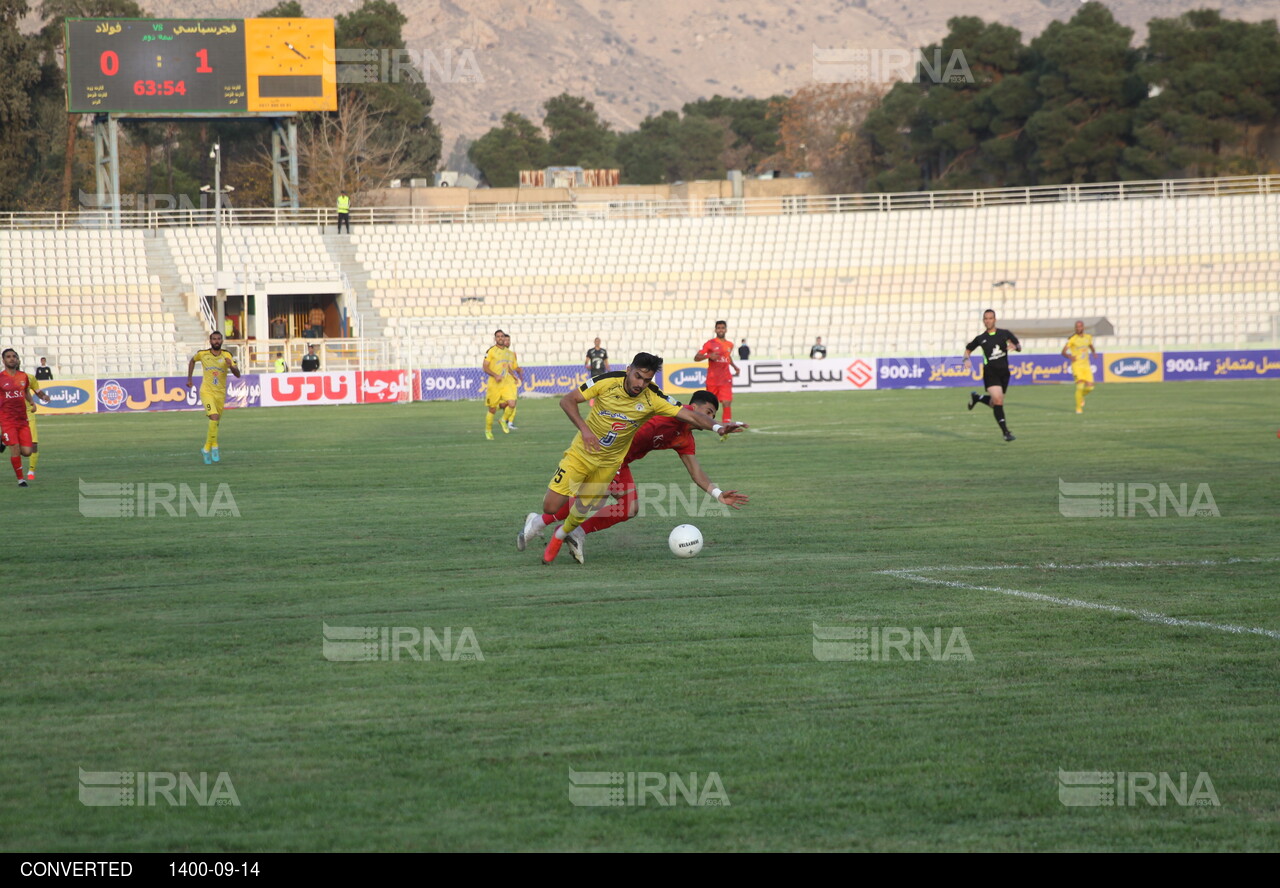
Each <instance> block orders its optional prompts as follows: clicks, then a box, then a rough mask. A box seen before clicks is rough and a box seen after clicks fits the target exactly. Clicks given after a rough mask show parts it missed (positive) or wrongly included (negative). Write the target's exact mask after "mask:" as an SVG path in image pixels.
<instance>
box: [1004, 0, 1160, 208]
mask: <svg viewBox="0 0 1280 888" xmlns="http://www.w3.org/2000/svg"><path fill="white" fill-rule="evenodd" d="M1132 39H1133V30H1132V29H1131V28H1126V27H1124V26H1122V25H1120V24H1119V23H1117V22H1116V20H1115V18H1114V17H1112V15H1111V12H1110V11H1109V10H1108V9H1107V8H1106V7H1105V6H1103V5H1102V4H1101V3H1098V2H1090V3H1086V4H1085V5H1084V6H1082V7H1080V9H1079V11H1078V12H1076V14H1075V15H1074V16H1072V17H1071V20H1070V21H1069V22H1067V23H1066V24H1063V23H1062V22H1052V23H1051V24H1050V25H1049V26H1048V27H1047V28H1045V30H1044V33H1042V34H1041V35H1040V36H1039V37H1037V38H1036V39H1035V40H1033V41H1031V51H1032V53H1033V56H1034V63H1035V67H1036V91H1037V92H1038V93H1039V95H1040V100H1041V101H1040V108H1039V109H1038V110H1037V111H1036V112H1035V113H1034V114H1032V115H1031V116H1030V117H1029V118H1028V120H1027V126H1026V132H1027V135H1028V136H1029V137H1030V139H1031V142H1032V153H1031V157H1030V160H1029V165H1030V169H1031V171H1032V173H1033V174H1034V176H1035V178H1036V181H1038V182H1039V183H1040V184H1056V183H1060V182H1105V181H1110V180H1114V179H1118V178H1119V177H1120V173H1121V168H1122V159H1123V157H1124V154H1125V151H1126V149H1127V148H1128V147H1129V146H1130V144H1131V134H1132V129H1133V116H1134V110H1135V108H1136V107H1137V105H1138V104H1139V103H1140V102H1141V101H1142V99H1143V98H1144V96H1145V93H1146V90H1145V88H1144V86H1143V84H1142V81H1141V80H1140V79H1139V78H1138V76H1137V74H1136V72H1135V68H1136V66H1137V63H1138V53H1137V50H1135V49H1132V48H1131V47H1130V45H1129V44H1130V41H1131V40H1132Z"/></svg>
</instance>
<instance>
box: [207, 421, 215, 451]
mask: <svg viewBox="0 0 1280 888" xmlns="http://www.w3.org/2000/svg"><path fill="white" fill-rule="evenodd" d="M217 446H218V421H217V420H216V419H211V420H209V431H208V433H207V434H206V435H205V436H204V449H205V450H212V449H213V448H215V447H217Z"/></svg>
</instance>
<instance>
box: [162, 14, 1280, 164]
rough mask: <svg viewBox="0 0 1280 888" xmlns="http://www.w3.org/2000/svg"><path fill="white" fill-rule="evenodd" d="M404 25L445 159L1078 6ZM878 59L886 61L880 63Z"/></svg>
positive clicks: (1040, 24)
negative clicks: (455, 152)
mask: <svg viewBox="0 0 1280 888" xmlns="http://www.w3.org/2000/svg"><path fill="white" fill-rule="evenodd" d="M142 4H143V6H144V8H145V9H146V10H147V11H148V12H149V13H151V14H152V15H156V16H162V17H194V16H203V17H215V16H218V17H237V18H238V17H251V16H253V15H255V14H257V13H259V12H261V11H262V10H264V9H266V8H269V7H270V6H271V5H272V4H271V3H269V2H267V0H142ZM302 5H303V8H304V10H305V11H306V13H307V14H308V15H311V16H321V15H339V14H342V13H343V12H345V11H348V10H350V9H353V8H355V6H356V5H358V4H357V3H356V2H355V0H335V2H332V3H330V4H321V3H319V2H317V0H302ZM397 5H398V6H399V7H400V9H401V11H402V12H403V13H404V14H405V15H406V16H407V17H408V19H409V22H408V24H407V25H405V27H404V35H405V39H406V41H407V42H408V45H409V49H410V51H411V53H412V55H411V60H413V61H415V62H417V63H418V64H419V67H421V68H423V69H424V71H425V72H426V74H427V76H428V80H429V81H430V87H431V90H432V92H433V93H434V94H435V97H436V107H435V116H436V119H437V120H438V121H439V122H440V125H441V127H442V129H443V131H444V137H445V151H446V155H447V154H448V153H449V151H450V148H451V147H453V146H454V145H455V143H456V142H457V140H458V139H459V137H462V138H464V139H475V138H476V137H478V136H480V135H482V134H483V133H484V132H485V131H487V130H488V129H489V128H490V127H491V126H494V125H495V124H496V123H497V122H498V121H499V120H500V118H501V117H502V115H503V114H504V113H505V112H507V111H510V110H515V111H519V112H521V113H523V114H525V115H527V116H528V117H530V118H531V119H533V120H534V121H535V122H540V121H541V119H542V109H541V103H542V102H543V101H545V100H546V99H548V98H550V97H551V96H555V95H558V94H560V93H563V92H569V93H571V94H574V95H582V96H586V97H587V98H588V99H589V100H591V101H592V102H594V103H595V106H596V108H597V109H598V110H599V111H600V113H601V116H602V117H603V118H604V119H605V120H607V121H608V122H609V123H611V124H612V125H613V126H614V127H615V128H616V129H619V130H628V129H634V128H635V127H636V126H637V125H638V124H639V122H640V121H641V120H643V119H644V118H645V117H646V116H647V115H649V114H653V113H655V112H658V111H662V110H665V109H669V108H671V109H678V108H679V107H680V106H681V105H682V104H684V103H685V102H687V101H691V100H695V99H698V98H700V97H704V96H711V95H715V94H717V93H719V94H721V95H726V96H733V97H739V96H770V95H774V94H777V93H786V92H790V91H793V90H795V89H797V88H799V87H801V86H803V85H804V84H805V83H807V82H811V81H812V80H813V79H814V65H813V59H814V50H815V47H816V48H818V49H846V50H868V51H872V52H878V53H893V52H894V51H903V50H905V51H910V52H914V51H915V50H916V49H917V48H919V47H921V46H924V45H926V44H928V43H931V42H933V41H936V40H938V39H939V38H940V37H942V36H943V35H944V34H945V33H946V32H947V20H948V19H950V18H952V17H954V16H960V15H976V16H979V17H981V18H983V19H984V20H987V21H993V20H995V21H1000V22H1002V23H1004V24H1007V25H1011V26H1013V27H1015V28H1018V29H1019V30H1020V31H1021V32H1022V34H1023V39H1024V41H1029V40H1030V39H1031V38H1032V37H1033V36H1035V35H1036V34H1038V33H1040V31H1041V30H1043V29H1044V27H1045V26H1046V25H1047V24H1048V23H1049V22H1051V21H1053V20H1054V19H1061V20H1066V19H1068V18H1070V17H1071V16H1072V15H1073V14H1074V12H1075V10H1076V9H1077V8H1078V7H1079V0H985V2H981V3H978V2H973V0H914V2H905V0H808V2H804V3H800V2H794V0H792V2H788V0H751V2H743V0H397ZM1108 6H1109V7H1110V8H1111V10H1112V12H1113V14H1115V16H1116V18H1117V19H1119V20H1120V21H1121V22H1123V23H1124V24H1126V25H1128V26H1129V27H1131V28H1133V29H1134V31H1135V38H1134V39H1135V42H1141V41H1142V40H1143V39H1144V38H1145V35H1146V23H1147V22H1148V21H1149V20H1150V19H1152V18H1161V17H1171V16H1176V15H1178V14H1180V13H1182V12H1185V11H1187V10H1190V9H1197V8H1202V7H1205V6H1214V7H1215V8H1218V9H1220V10H1221V11H1222V12H1223V14H1224V15H1226V16H1228V17H1231V18H1240V19H1246V20H1249V21H1258V20H1261V19H1266V18H1278V17H1280V2H1277V0H1261V2H1260V0H1217V2H1211V0H1210V2H1206V0H1110V2H1109V3H1108ZM885 57H886V58H887V57H889V56H885Z"/></svg>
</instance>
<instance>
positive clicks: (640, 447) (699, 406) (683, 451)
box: [516, 391, 748, 564]
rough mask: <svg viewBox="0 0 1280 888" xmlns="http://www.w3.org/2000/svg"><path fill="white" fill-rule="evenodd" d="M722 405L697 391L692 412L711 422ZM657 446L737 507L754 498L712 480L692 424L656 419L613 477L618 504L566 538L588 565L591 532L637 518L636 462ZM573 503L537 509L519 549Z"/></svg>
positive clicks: (695, 480)
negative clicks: (586, 549) (551, 512)
mask: <svg viewBox="0 0 1280 888" xmlns="http://www.w3.org/2000/svg"><path fill="white" fill-rule="evenodd" d="M719 406H720V403H719V401H718V400H717V399H716V396H715V395H713V394H712V393H711V392H708V391H700V392H695V393H694V395H693V397H692V398H690V399H689V409H690V410H694V411H696V412H698V413H701V414H702V415H703V416H706V417H707V418H708V419H711V420H714V419H715V418H716V410H717V409H718V408H719ZM655 450H674V451H675V452H676V453H677V454H678V455H679V457H680V460H681V462H683V463H684V465H685V468H686V469H688V470H689V477H690V478H692V479H693V483H694V484H697V485H698V486H699V487H700V488H702V489H703V490H705V491H706V492H707V493H709V494H710V495H711V496H712V497H714V498H715V499H716V500H717V501H718V502H720V503H723V504H724V505H726V506H731V507H732V508H734V509H741V508H742V507H743V506H744V505H746V503H747V501H748V498H747V495H746V494H744V493H739V492H738V491H736V490H721V489H720V488H719V487H716V486H715V485H714V484H712V483H711V480H710V479H709V478H707V473H706V472H704V471H703V470H702V466H701V465H700V464H699V463H698V457H697V456H696V455H695V453H696V450H697V447H696V445H695V444H694V441H693V427H692V426H690V425H689V424H688V423H685V422H682V421H681V420H679V419H675V418H673V417H666V416H657V417H654V418H653V419H651V420H649V421H648V422H646V423H645V424H644V425H642V426H641V427H640V430H639V431H638V432H636V436H635V438H633V439H632V441H631V446H630V448H628V449H627V455H626V457H624V458H623V461H622V467H621V468H620V469H618V473H617V474H616V475H614V477H613V481H612V482H611V483H610V484H609V495H610V496H612V497H613V498H614V499H615V500H616V502H614V503H612V504H610V505H608V506H605V507H604V508H602V509H600V510H599V511H597V512H596V513H595V514H594V515H592V516H591V517H590V518H588V519H587V520H586V521H585V522H583V524H582V525H581V526H580V527H578V528H575V529H574V530H573V532H572V533H570V534H569V535H568V536H567V537H565V542H566V543H567V544H568V546H569V551H570V552H571V553H572V554H573V557H574V558H575V559H576V560H577V562H578V563H579V564H583V563H585V561H586V556H585V554H584V552H583V541H584V539H585V537H586V534H589V533H595V532H596V531H597V530H604V529H605V528H607V527H613V525H615V524H621V523H622V522H623V521H629V520H630V519H632V518H634V517H635V516H636V513H637V511H638V510H639V497H638V496H637V495H636V482H635V478H633V477H632V475H631V463H633V462H635V461H636V460H638V459H644V457H645V456H646V455H648V454H649V453H652V452H653V451H655ZM572 505H573V501H572V500H570V501H569V502H567V503H565V504H564V506H563V507H561V509H560V511H558V512H556V513H555V514H554V515H539V514H538V513H537V512H530V513H529V517H528V518H526V519H525V529H524V531H523V532H521V534H520V536H519V537H518V538H517V540H516V543H517V546H516V548H518V549H523V548H524V545H523V544H525V543H527V541H528V540H529V539H532V538H534V537H536V536H538V535H540V534H541V533H542V528H543V527H545V526H546V525H547V524H549V523H553V522H555V521H563V520H564V519H565V517H566V516H568V514H569V508H570V507H571V506H572Z"/></svg>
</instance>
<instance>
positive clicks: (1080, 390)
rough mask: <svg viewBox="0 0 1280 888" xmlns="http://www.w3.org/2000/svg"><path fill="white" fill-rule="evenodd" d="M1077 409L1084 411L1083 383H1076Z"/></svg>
mask: <svg viewBox="0 0 1280 888" xmlns="http://www.w3.org/2000/svg"><path fill="white" fill-rule="evenodd" d="M1076 409H1077V410H1083V409H1084V383H1083V382H1077V383H1076Z"/></svg>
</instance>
